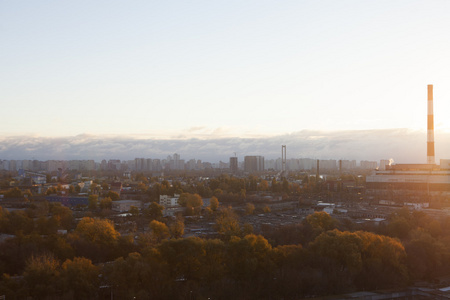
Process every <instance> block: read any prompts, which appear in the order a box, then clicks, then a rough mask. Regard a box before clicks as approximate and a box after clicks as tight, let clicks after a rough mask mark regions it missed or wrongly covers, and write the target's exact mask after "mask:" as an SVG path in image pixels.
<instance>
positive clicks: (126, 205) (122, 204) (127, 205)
mask: <svg viewBox="0 0 450 300" xmlns="http://www.w3.org/2000/svg"><path fill="white" fill-rule="evenodd" d="M132 206H135V207H137V208H139V209H141V208H142V202H141V201H139V200H119V201H113V202H112V210H113V211H117V212H126V211H129V210H130V209H131V207H132Z"/></svg>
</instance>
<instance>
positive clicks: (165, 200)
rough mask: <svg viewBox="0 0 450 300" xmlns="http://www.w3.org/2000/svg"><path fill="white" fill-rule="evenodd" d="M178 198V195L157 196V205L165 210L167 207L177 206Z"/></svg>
mask: <svg viewBox="0 0 450 300" xmlns="http://www.w3.org/2000/svg"><path fill="white" fill-rule="evenodd" d="M179 198H180V195H179V194H175V195H173V197H172V196H169V195H160V196H159V204H160V205H162V206H164V207H165V208H168V207H175V206H178V199H179Z"/></svg>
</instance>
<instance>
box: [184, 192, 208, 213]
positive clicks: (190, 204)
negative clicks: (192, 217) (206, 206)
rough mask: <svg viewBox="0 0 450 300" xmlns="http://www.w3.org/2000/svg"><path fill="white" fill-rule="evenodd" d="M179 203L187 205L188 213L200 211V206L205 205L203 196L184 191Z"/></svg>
mask: <svg viewBox="0 0 450 300" xmlns="http://www.w3.org/2000/svg"><path fill="white" fill-rule="evenodd" d="M178 204H180V205H181V206H184V207H186V213H187V214H189V213H191V212H192V213H195V214H197V213H199V211H200V207H201V206H202V205H203V200H202V197H201V196H200V195H199V194H190V193H183V194H181V195H180V198H179V199H178Z"/></svg>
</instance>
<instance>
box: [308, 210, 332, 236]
mask: <svg viewBox="0 0 450 300" xmlns="http://www.w3.org/2000/svg"><path fill="white" fill-rule="evenodd" d="M305 221H306V224H308V225H310V226H311V227H312V228H313V229H315V230H318V231H319V232H323V231H327V230H331V229H333V228H334V226H335V221H334V219H333V218H332V217H331V216H330V215H329V214H327V213H326V212H315V213H313V214H312V215H309V216H307V217H306V220H305Z"/></svg>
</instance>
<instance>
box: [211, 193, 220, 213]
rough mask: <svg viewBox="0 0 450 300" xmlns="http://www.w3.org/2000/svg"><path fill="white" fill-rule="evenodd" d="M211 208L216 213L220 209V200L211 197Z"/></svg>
mask: <svg viewBox="0 0 450 300" xmlns="http://www.w3.org/2000/svg"><path fill="white" fill-rule="evenodd" d="M209 207H210V208H211V210H212V211H216V210H217V209H218V208H219V200H217V198H216V197H214V196H213V197H211V199H210V200H209Z"/></svg>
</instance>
